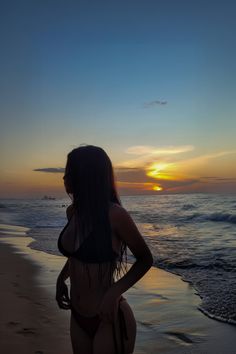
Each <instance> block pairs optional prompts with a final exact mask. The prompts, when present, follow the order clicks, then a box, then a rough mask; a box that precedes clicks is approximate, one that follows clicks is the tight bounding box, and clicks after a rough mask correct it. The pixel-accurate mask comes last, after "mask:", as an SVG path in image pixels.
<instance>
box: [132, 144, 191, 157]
mask: <svg viewBox="0 0 236 354" xmlns="http://www.w3.org/2000/svg"><path fill="white" fill-rule="evenodd" d="M192 150H194V146H193V145H184V146H165V147H159V148H157V147H155V146H150V145H135V146H131V147H129V148H128V149H126V151H125V152H126V153H127V154H133V155H146V154H151V155H172V154H180V153H183V152H188V151H192Z"/></svg>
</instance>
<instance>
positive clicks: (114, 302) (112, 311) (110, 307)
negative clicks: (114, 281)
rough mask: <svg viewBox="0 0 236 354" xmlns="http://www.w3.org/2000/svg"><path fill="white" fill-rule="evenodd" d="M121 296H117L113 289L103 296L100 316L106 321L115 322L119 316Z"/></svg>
mask: <svg viewBox="0 0 236 354" xmlns="http://www.w3.org/2000/svg"><path fill="white" fill-rule="evenodd" d="M118 305H119V298H117V297H115V296H114V295H113V294H112V292H111V291H109V290H108V291H107V292H106V293H105V295H104V297H103V300H102V303H101V305H100V309H99V316H100V317H101V319H102V320H103V321H105V322H113V321H114V320H115V318H116V316H117V312H118Z"/></svg>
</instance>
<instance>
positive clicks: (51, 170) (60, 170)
mask: <svg viewBox="0 0 236 354" xmlns="http://www.w3.org/2000/svg"><path fill="white" fill-rule="evenodd" d="M33 171H36V172H48V173H64V172H65V168H64V167H45V168H35V169H34V170H33Z"/></svg>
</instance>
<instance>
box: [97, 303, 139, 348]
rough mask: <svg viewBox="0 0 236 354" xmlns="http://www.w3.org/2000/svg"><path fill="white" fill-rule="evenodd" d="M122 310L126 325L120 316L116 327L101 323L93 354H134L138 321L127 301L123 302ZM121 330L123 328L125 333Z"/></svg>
mask: <svg viewBox="0 0 236 354" xmlns="http://www.w3.org/2000/svg"><path fill="white" fill-rule="evenodd" d="M121 308H122V310H121V311H122V313H123V316H122V317H123V321H124V322H125V324H124V323H123V324H121V317H120V316H117V321H116V322H115V324H114V325H112V323H108V322H101V324H100V326H99V328H98V330H97V332H96V335H95V337H94V342H93V354H116V353H122V354H132V353H133V351H134V345H135V339H136V320H135V318H134V314H133V311H132V309H131V307H130V306H129V304H128V303H127V301H126V300H124V301H122V305H121ZM124 326H125V329H124ZM121 328H123V332H122V330H121ZM124 332H125V333H124Z"/></svg>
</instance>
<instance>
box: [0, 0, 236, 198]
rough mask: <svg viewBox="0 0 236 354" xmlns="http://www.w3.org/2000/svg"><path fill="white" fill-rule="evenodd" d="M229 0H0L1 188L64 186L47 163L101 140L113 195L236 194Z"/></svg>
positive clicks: (235, 56)
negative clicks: (112, 172)
mask: <svg viewBox="0 0 236 354" xmlns="http://www.w3.org/2000/svg"><path fill="white" fill-rule="evenodd" d="M235 11H236V3H235V2H234V1H229V0H224V1H223V0H222V1H217V0H216V1H213V0H212V1H201V0H196V1H189V0H188V1H187V0H186V1H182V0H179V1H176V0H165V1H164V0H163V1H159V0H155V1H154V0H153V1H150V0H136V1H134V0H132V1H131V0H126V1H124V0H119V1H112V0H109V1H103V0H99V1H97V0H96V1H89V0H87V1H80V0H77V1H71V0H64V1H60V0H55V1H54V0H47V1H46V0H41V1H32V0H30V1H25V0H21V1H11V0H9V1H8V2H5V4H2V6H1V14H0V17H1V18H0V28H1V59H0V60H1V65H0V70H1V72H0V74H1V80H0V90H1V95H0V117H1V133H0V139H1V140H0V148H1V152H0V154H1V165H0V197H11V198H12V197H26V196H28V197H41V196H43V195H44V194H50V195H55V196H63V195H65V192H64V191H63V181H62V176H63V174H62V170H59V171H61V172H58V170H53V169H57V168H61V169H62V168H63V167H64V165H65V162H66V155H67V153H68V152H69V151H70V150H71V149H72V148H74V147H77V146H78V145H80V144H81V143H87V144H94V145H98V146H101V147H103V148H104V149H105V150H106V151H107V153H108V154H109V156H110V157H111V160H112V162H113V165H114V167H115V172H116V178H117V181H118V186H119V190H120V192H121V193H122V194H140V193H144V194H145V193H152V194H153V193H164V192H168V193H186V192H188V193H189V192H216V193H218V192H220V193H235V192H236V163H235V162H236V139H235V132H236V118H235V113H236V107H235V102H236V97H235V96H236V77H235V76H236V75H235V73H236V46H235V37H236V24H235ZM36 169H37V170H41V171H34V170H36ZM48 171H50V172H48Z"/></svg>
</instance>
